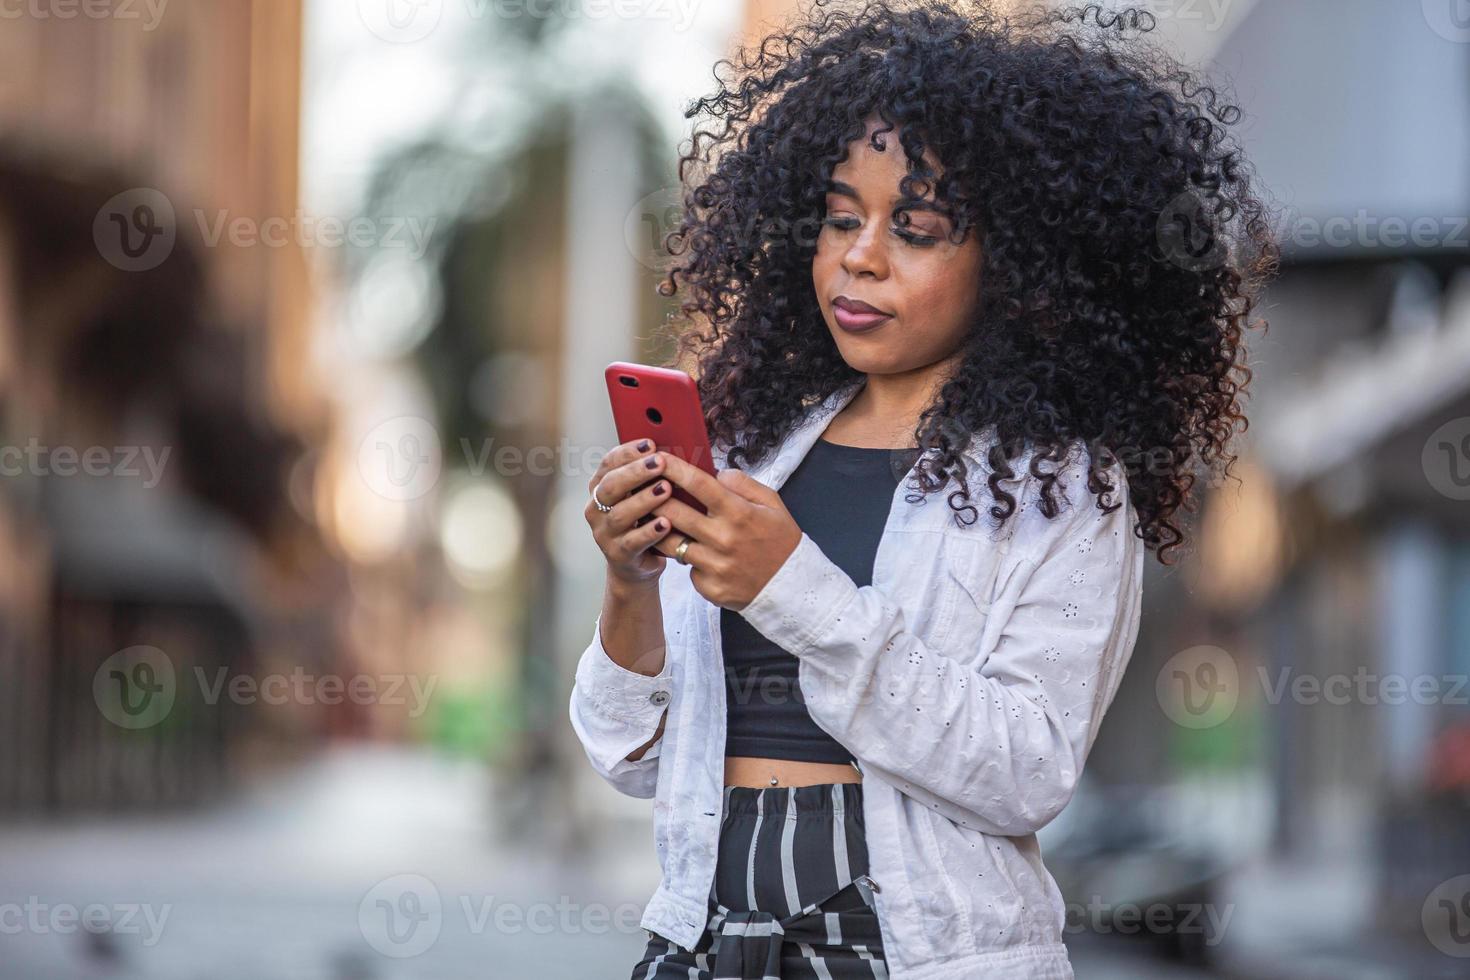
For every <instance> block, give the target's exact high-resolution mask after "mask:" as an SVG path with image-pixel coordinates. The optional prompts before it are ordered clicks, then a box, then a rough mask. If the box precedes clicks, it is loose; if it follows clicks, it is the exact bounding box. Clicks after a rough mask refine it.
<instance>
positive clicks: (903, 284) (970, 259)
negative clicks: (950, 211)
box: [812, 119, 980, 374]
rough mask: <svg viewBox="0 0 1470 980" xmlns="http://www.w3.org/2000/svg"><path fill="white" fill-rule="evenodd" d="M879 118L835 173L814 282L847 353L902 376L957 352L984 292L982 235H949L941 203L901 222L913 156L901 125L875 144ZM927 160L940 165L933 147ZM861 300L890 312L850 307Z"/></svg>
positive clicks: (852, 360) (859, 364) (855, 361)
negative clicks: (896, 209)
mask: <svg viewBox="0 0 1470 980" xmlns="http://www.w3.org/2000/svg"><path fill="white" fill-rule="evenodd" d="M881 125H882V124H881V122H879V121H878V120H876V119H874V120H870V121H869V123H868V132H867V133H865V134H864V135H863V136H862V137H860V138H859V139H857V140H854V141H853V143H852V144H851V145H850V146H849V147H848V156H847V159H846V160H844V161H843V162H842V163H841V164H839V165H838V166H837V167H836V168H834V170H833V171H832V180H831V184H830V185H829V187H828V192H827V198H826V213H825V216H824V224H823V226H822V229H821V233H820V235H819V236H818V237H817V249H816V255H815V256H814V257H813V259H812V285H813V286H814V287H815V289H816V293H817V302H818V303H819V304H820V306H821V309H822V318H823V319H824V320H826V321H827V329H828V330H830V331H831V332H832V337H833V339H834V340H835V341H836V342H837V348H838V350H839V351H840V352H841V354H842V358H843V360H845V361H846V362H847V363H848V365H849V366H850V367H852V368H853V369H854V370H857V371H861V372H863V373H865V374H900V373H903V372H907V371H914V370H918V369H921V368H925V367H928V366H929V365H932V364H934V363H936V362H938V361H942V360H944V359H946V358H948V357H950V356H951V355H953V354H955V353H956V351H957V349H958V348H959V345H960V343H961V342H962V341H963V339H964V335H965V332H966V330H967V328H968V326H969V323H970V318H971V315H972V314H973V312H974V310H975V305H976V303H977V301H978V298H979V293H980V290H979V283H980V243H979V239H978V236H977V235H976V234H975V232H974V229H973V228H971V229H970V230H969V231H968V232H967V234H966V235H965V238H964V241H963V242H961V243H960V244H958V245H956V244H954V243H953V242H951V241H950V239H949V235H950V234H952V232H953V227H954V226H953V224H952V223H951V219H950V218H948V217H946V216H945V215H943V214H941V213H940V212H938V211H933V210H919V209H914V210H911V211H909V212H908V215H909V218H910V219H911V220H910V224H909V225H908V226H907V227H906V228H901V227H899V226H897V225H896V224H895V223H894V221H893V217H892V208H893V205H894V204H895V203H896V202H897V201H898V198H899V193H898V182H899V180H900V178H902V177H903V176H904V174H905V172H906V169H905V163H906V159H905V157H904V155H903V148H902V147H901V146H900V145H899V142H898V135H899V131H898V130H897V129H893V130H890V131H888V132H886V133H884V134H883V136H882V137H880V138H881V139H882V141H883V142H884V144H885V148H884V149H883V150H875V149H873V148H872V147H871V146H870V145H869V144H868V138H869V136H870V135H871V133H872V131H873V130H874V129H875V128H877V127H879V126H881ZM928 163H929V166H930V167H931V168H933V169H934V170H936V172H937V171H938V161H937V160H935V159H934V158H933V155H932V151H930V152H929V153H928ZM928 198H929V200H931V201H932V200H933V193H932V190H931V191H930V193H929V194H928ZM862 304H866V306H867V307H871V308H873V309H876V310H878V311H879V313H880V314H886V316H884V315H878V314H867V315H864V314H862V313H854V312H849V310H851V309H855V308H856V309H860V308H861V306H862Z"/></svg>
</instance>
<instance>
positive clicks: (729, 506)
mask: <svg viewBox="0 0 1470 980" xmlns="http://www.w3.org/2000/svg"><path fill="white" fill-rule="evenodd" d="M656 455H658V456H661V457H662V458H663V461H664V476H666V477H667V478H668V479H669V481H670V482H672V483H674V484H675V485H677V486H679V487H682V488H683V489H685V490H687V491H688V492H689V493H690V494H691V495H693V496H694V498H695V499H696V500H698V501H699V502H700V503H702V504H704V506H705V508H706V509H708V511H709V513H708V514H701V513H700V512H699V511H697V510H695V509H694V508H693V507H690V506H689V505H688V504H686V503H684V502H682V501H679V500H675V499H673V498H672V497H671V498H670V499H669V500H667V501H665V502H664V503H662V504H659V505H658V506H657V507H655V508H654V509H653V510H652V511H651V513H653V514H657V515H660V516H662V517H665V518H667V519H668V520H669V522H670V523H671V524H673V525H674V530H673V531H671V532H670V533H669V534H667V535H666V536H664V537H663V538H662V539H661V540H659V541H658V542H657V543H656V544H655V545H654V547H655V548H656V549H658V551H660V552H661V553H663V554H665V555H668V556H669V557H671V558H672V557H673V556H674V551H675V550H676V549H677V548H678V546H679V545H680V544H681V543H682V542H683V540H684V538H685V537H686V536H687V537H690V538H693V539H694V540H693V541H692V542H691V543H690V545H689V547H688V548H687V549H686V550H685V552H684V560H685V561H686V562H688V563H689V564H690V565H691V566H693V567H692V568H690V570H689V578H690V581H691V582H693V584H694V588H695V590H696V591H697V592H698V593H699V594H700V595H702V596H704V597H705V598H706V599H708V600H709V601H710V602H713V603H714V604H715V605H717V606H722V607H724V608H726V609H730V610H734V611H737V612H738V611H739V610H741V609H744V608H745V606H746V604H747V603H749V602H750V600H752V599H754V598H755V597H756V595H757V594H758V593H759V592H760V590H761V589H762V588H763V587H764V586H765V584H766V583H767V582H769V581H770V580H771V576H773V575H775V574H776V570H777V569H779V568H780V567H781V566H782V565H783V564H784V563H785V561H786V559H787V558H788V557H790V555H791V552H793V551H795V550H796V546H797V545H798V544H800V543H801V528H800V527H798V526H797V524H796V521H795V520H794V519H793V518H792V516H791V513H790V512H789V511H787V509H786V504H785V503H784V502H783V501H782V500H781V495H780V494H778V493H777V492H776V491H774V490H772V489H771V488H770V487H768V486H766V485H765V484H764V483H761V482H760V481H759V480H757V479H755V478H754V477H752V476H750V475H748V474H747V473H745V472H743V471H741V470H735V469H727V470H721V471H720V472H719V475H718V476H710V475H709V474H708V473H706V472H704V471H703V470H701V469H699V468H698V467H696V466H693V465H692V464H690V463H687V462H685V461H684V460H682V459H680V458H679V457H677V456H674V455H673V454H672V453H664V452H660V453H657V454H656Z"/></svg>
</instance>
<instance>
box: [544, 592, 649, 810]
mask: <svg viewBox="0 0 1470 980" xmlns="http://www.w3.org/2000/svg"><path fill="white" fill-rule="evenodd" d="M601 630H602V616H601V615H599V616H598V617H597V620H596V621H595V622H594V623H593V624H592V642H591V644H589V645H588V647H587V649H586V650H585V651H583V653H582V657H581V659H580V660H579V661H578V663H577V674H576V680H575V681H574V682H573V684H572V698H571V704H570V705H569V714H570V715H571V722H572V729H573V731H575V732H576V733H577V738H578V739H579V740H580V741H581V743H582V748H583V749H584V750H585V751H586V753H587V758H588V759H589V760H590V761H591V762H592V768H593V769H594V770H596V772H597V774H598V775H599V776H601V777H602V778H603V779H605V780H607V781H608V783H610V784H611V785H612V787H613V788H614V789H616V790H617V791H618V792H620V793H625V794H627V795H628V796H635V797H638V798H640V799H650V798H651V797H652V796H653V795H654V790H655V787H656V785H657V782H658V759H659V750H660V748H661V747H662V745H663V739H662V738H660V739H659V740H658V741H657V742H655V743H653V745H652V746H650V747H649V749H648V751H647V752H645V753H644V755H643V757H642V758H641V759H638V760H637V761H632V762H630V761H629V760H628V758H627V756H628V753H630V752H632V751H633V750H634V749H636V748H638V746H640V745H642V744H643V743H644V742H647V741H648V740H649V739H650V738H652V737H653V735H654V733H655V732H656V731H658V724H659V719H660V718H662V717H663V714H664V712H665V711H667V710H668V705H669V704H670V701H671V698H672V692H673V668H672V658H671V657H670V656H668V655H667V652H666V653H665V656H664V665H663V669H662V670H661V671H660V672H659V673H658V674H656V675H654V676H648V675H645V674H640V673H638V672H637V671H633V670H629V669H627V668H626V667H622V666H620V665H619V664H617V663H615V662H614V661H613V660H612V658H611V657H609V656H608V654H607V651H606V650H605V649H603V646H602V633H601Z"/></svg>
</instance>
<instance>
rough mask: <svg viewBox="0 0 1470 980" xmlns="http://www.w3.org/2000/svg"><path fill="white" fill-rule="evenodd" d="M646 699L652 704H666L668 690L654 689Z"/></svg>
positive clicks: (667, 701)
mask: <svg viewBox="0 0 1470 980" xmlns="http://www.w3.org/2000/svg"><path fill="white" fill-rule="evenodd" d="M648 700H650V701H652V702H653V703H654V704H668V703H669V692H668V691H654V692H653V693H652V694H650V695H649V696H648Z"/></svg>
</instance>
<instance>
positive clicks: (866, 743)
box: [570, 2, 1276, 980]
mask: <svg viewBox="0 0 1470 980" xmlns="http://www.w3.org/2000/svg"><path fill="white" fill-rule="evenodd" d="M1149 26H1150V24H1149V23H1148V19H1147V16H1146V15H1142V16H1137V15H1124V16H1122V17H1121V18H1120V19H1117V20H1108V19H1106V18H1103V17H1102V15H1100V14H1099V12H1098V9H1097V8H1096V7H1089V8H1087V9H1085V10H1079V11H1067V12H1061V13H1047V12H1045V11H1043V10H1040V9H1038V10H1036V11H1034V12H1032V13H1030V14H1027V15H1025V16H1024V17H1022V16H1020V15H1017V16H1016V17H1014V18H1007V17H1005V16H1002V15H1000V14H999V13H997V12H995V11H993V10H991V9H989V8H988V7H986V6H984V5H978V4H970V5H965V6H964V7H960V6H959V5H958V4H954V5H951V4H947V3H911V4H904V5H902V6H897V5H891V4H888V3H882V2H874V3H870V4H868V5H867V6H866V7H864V8H863V9H862V10H861V11H858V12H855V13H854V12H851V11H850V10H849V11H847V12H843V11H836V10H827V9H824V8H822V7H820V5H819V6H818V7H817V8H815V9H813V10H812V11H811V13H810V14H809V17H808V19H807V21H806V22H805V23H803V24H801V25H799V26H797V27H796V28H794V29H793V30H791V31H790V32H789V33H783V34H780V35H778V36H776V37H775V38H770V39H767V40H766V41H765V42H764V43H763V44H762V45H761V46H760V48H759V50H758V51H757V52H755V53H746V54H745V55H744V57H743V58H742V60H741V66H740V69H739V71H738V73H737V75H738V77H736V78H732V79H730V80H727V81H724V82H723V83H722V89H721V91H720V92H718V93H717V94H716V95H714V96H713V97H711V98H708V99H705V100H703V101H702V102H700V103H698V104H696V106H695V107H694V109H693V110H691V114H693V112H695V111H698V110H705V111H708V112H710V113H712V114H714V115H716V116H719V117H722V119H723V122H724V126H723V127H722V128H721V129H720V130H719V132H718V133H710V132H705V133H700V134H696V137H695V141H694V144H693V146H692V147H691V150H690V153H689V154H688V155H687V156H686V157H685V158H684V161H683V163H699V164H702V165H704V170H703V176H702V177H701V178H699V179H697V180H696V179H694V178H690V177H685V178H684V179H685V180H686V181H687V182H688V183H689V184H691V189H690V191H689V192H688V194H687V197H686V211H685V216H684V220H683V223H682V226H681V227H680V229H679V230H678V231H677V232H676V233H675V234H674V235H673V236H672V238H671V239H670V242H671V245H672V246H673V247H672V249H671V250H672V251H673V253H674V254H675V256H676V257H678V260H677V262H676V265H675V266H674V268H673V270H672V271H671V273H670V275H669V277H668V279H667V280H666V281H665V282H664V283H663V289H664V291H665V292H670V291H675V290H677V288H678V285H679V281H680V280H682V282H683V284H684V285H685V287H686V289H687V292H688V298H687V300H686V301H685V302H684V304H683V306H682V311H683V313H684V314H685V316H686V317H687V318H688V319H689V320H690V321H691V322H693V323H698V324H699V326H698V327H691V328H690V329H689V330H687V331H686V332H684V333H683V334H682V336H681V340H682V349H683V353H686V354H693V355H695V357H696V362H697V372H696V374H697V379H698V385H699V390H700V393H701V397H702V399H703V404H704V407H705V412H706V422H707V424H708V427H709V431H710V434H711V439H712V444H713V446H714V448H715V454H716V457H717V459H716V462H717V464H718V469H719V476H718V477H710V476H708V475H706V474H704V473H703V472H701V471H700V470H698V469H696V468H695V467H693V466H691V465H689V464H687V463H685V462H683V461H681V460H680V459H678V458H676V457H673V456H670V455H668V454H665V453H662V452H656V451H654V450H653V448H652V446H651V445H650V444H649V442H647V441H637V442H632V443H628V444H624V445H621V446H618V447H617V448H615V449H614V450H612V451H611V452H609V453H608V454H607V456H606V458H605V459H604V460H603V461H602V464H601V466H600V467H599V468H598V470H597V472H596V473H595V474H594V476H593V478H592V479H591V481H590V482H589V485H588V488H589V490H590V491H591V495H592V499H591V500H590V501H589V503H588V506H587V511H586V514H587V520H588V522H589V524H590V525H591V529H592V533H593V536H594V538H595V539H596V541H597V543H598V545H599V547H601V549H602V550H603V552H604V554H605V555H606V558H607V573H608V574H607V586H606V596H605V599H604V603H603V607H602V613H601V615H600V616H599V617H598V622H597V624H595V625H594V627H593V635H592V641H591V644H590V645H589V647H588V648H587V650H586V652H585V653H584V654H583V656H582V658H581V661H580V662H579V665H578V669H577V678H576V683H575V686H574V690H573V694H572V699H571V705H570V709H571V722H572V724H573V726H574V728H575V729H576V732H577V734H578V736H579V738H580V739H581V741H582V744H583V745H584V746H585V748H586V750H587V754H588V757H589V758H590V759H591V761H592V763H593V765H594V767H595V768H596V770H597V771H598V772H599V773H601V774H602V775H603V776H604V777H605V778H606V779H607V780H608V781H609V782H611V783H612V784H613V785H614V786H615V787H617V788H618V789H620V790H622V791H623V792H625V793H628V794H631V795H634V796H640V797H655V798H656V802H655V805H654V823H655V842H656V846H657V849H658V855H659V859H660V862H661V865H662V869H663V880H662V883H661V885H660V887H659V889H658V891H657V893H656V894H655V895H654V896H653V899H652V900H651V901H650V903H649V905H648V907H647V910H646V914H645V915H644V918H643V926H644V927H645V929H647V931H648V945H647V950H646V952H645V955H644V957H643V959H642V960H641V961H640V962H638V963H637V965H636V966H635V967H634V969H633V971H632V976H633V977H635V978H659V980H662V978H671V977H679V978H712V977H715V978H718V977H773V976H780V977H786V978H796V977H823V978H825V977H836V978H843V977H884V976H892V977H895V978H898V980H905V978H912V980H949V978H953V980H959V978H967V980H968V978H974V977H986V978H996V977H1069V976H1071V967H1070V965H1069V962H1068V958H1067V953H1066V949H1065V946H1064V945H1063V942H1062V931H1063V925H1064V906H1063V902H1062V897H1061V895H1060V894H1059V892H1058V890H1057V887H1056V884H1055V882H1054V881H1053V879H1052V878H1051V876H1050V875H1049V874H1048V872H1047V871H1046V868H1045V867H1044V866H1043V864H1042V862H1041V856H1040V853H1039V851H1038V848H1037V843H1036V837H1035V832H1036V831H1037V830H1039V829H1040V828H1041V827H1042V826H1044V825H1045V824H1046V823H1047V822H1049V821H1050V820H1051V819H1052V818H1053V817H1055V816H1056V814H1057V813H1058V812H1059V811H1060V810H1061V809H1062V807H1063V806H1065V805H1066V803H1067V801H1068V799H1069V798H1070V797H1071V795H1072V793H1073V791H1074V789H1075V787H1076V785H1077V781H1078V777H1079V776H1080V774H1081V771H1082V768H1083V764H1084V762H1085V760H1086V759H1087V756H1088V753H1089V750H1090V749H1091V747H1092V744H1093V740H1094V737H1095V736H1096V734H1097V730H1098V726H1099V724H1100V722H1101V720H1102V717H1103V714H1104V712H1105V711H1106V709H1107V707H1108V705H1109V704H1110V702H1111V701H1112V698H1113V695H1114V693H1115V691H1116V690H1117V686H1118V683H1119V681H1120V679H1121V677H1122V675H1123V672H1124V669H1125V667H1126V665H1127V662H1128V659H1129V656H1130V653H1131V650H1132V646H1133V642H1134V639H1135V636H1136V633H1137V628H1138V611H1139V600H1140V580H1141V575H1142V570H1143V561H1144V555H1145V552H1146V551H1147V550H1149V549H1153V550H1155V551H1156V552H1157V553H1158V555H1159V557H1160V559H1161V560H1165V558H1166V555H1167V552H1168V550H1169V549H1170V548H1172V547H1174V546H1176V545H1178V544H1179V543H1180V542H1181V541H1182V540H1183V536H1182V533H1181V529H1180V527H1179V526H1178V525H1177V524H1176V523H1175V518H1176V516H1177V512H1178V511H1179V508H1180V507H1181V506H1183V505H1185V504H1187V503H1189V502H1190V501H1191V499H1192V497H1191V492H1190V491H1191V485H1192V484H1193V482H1194V480H1195V477H1196V472H1197V471H1198V470H1201V469H1207V468H1209V467H1212V466H1213V467H1216V468H1228V465H1229V462H1230V461H1231V460H1232V459H1233V455H1232V454H1231V451H1230V447H1229V442H1230V439H1231V437H1232V435H1233V433H1234V431H1235V430H1236V428H1237V423H1243V421H1244V420H1243V417H1242V411H1241V398H1242V395H1243V388H1244V385H1245V384H1246V382H1247V381H1248V379H1249V372H1248V371H1247V370H1246V368H1245V366H1244V347H1243V343H1242V335H1243V332H1244V330H1245V329H1246V328H1247V327H1248V326H1249V325H1250V324H1249V321H1248V317H1249V315H1250V312H1251V310H1252V308H1253V306H1254V305H1255V302H1256V300H1257V294H1258V290H1259V286H1260V284H1261V283H1262V282H1264V281H1265V279H1266V278H1268V276H1269V274H1270V272H1271V271H1272V269H1273V268H1274V263H1275V259H1276V252H1275V246H1274V244H1273V243H1272V242H1271V240H1270V239H1269V236H1268V235H1267V232H1266V229H1267V226H1268V221H1267V218H1266V216H1264V214H1263V208H1262V205H1261V204H1260V203H1259V201H1258V200H1257V199H1256V198H1255V197H1254V196H1253V195H1252V192H1251V189H1250V186H1249V182H1248V179H1247V176H1246V174H1245V171H1244V167H1243V164H1242V161H1241V158H1240V155H1239V153H1238V151H1237V150H1236V149H1235V148H1234V147H1233V146H1232V145H1231V144H1230V142H1229V141H1228V139H1227V132H1226V126H1227V124H1229V123H1231V122H1233V121H1234V119H1235V117H1237V116H1238V111H1237V110H1236V109H1235V108H1234V107H1230V106H1219V105H1217V104H1216V96H1215V93H1214V91H1213V90H1211V89H1210V88H1208V87H1205V86H1203V85H1201V84H1200V83H1198V82H1197V81H1196V80H1195V79H1194V78H1193V77H1192V76H1191V75H1190V74H1189V73H1188V72H1186V71H1184V70H1183V69H1181V68H1180V67H1179V66H1177V65H1176V64H1174V63H1172V62H1171V61H1169V60H1168V59H1167V58H1166V57H1165V56H1164V55H1162V54H1160V53H1159V52H1157V51H1155V50H1153V49H1151V48H1149V47H1144V46H1142V45H1141V43H1140V39H1139V37H1138V33H1139V31H1141V30H1143V29H1147V28H1148V27H1149ZM701 138H703V139H704V140H705V141H706V142H705V143H704V144H703V151H704V152H703V153H701V142H700V141H701ZM711 150H718V152H717V153H710V151H711ZM681 177H683V171H682V167H681ZM651 477H653V478H658V479H657V480H656V482H654V483H652V484H651V485H650V486H649V487H648V488H646V489H644V490H639V491H636V492H635V490H636V488H638V487H639V486H641V485H642V484H644V483H645V482H647V481H648V480H649V479H650V478H651ZM671 485H673V486H680V487H683V488H685V489H687V490H688V491H690V492H691V493H692V494H693V495H694V496H695V497H697V498H698V499H699V500H700V501H701V502H702V503H703V504H704V505H705V507H706V508H707V511H708V512H707V513H706V514H701V513H699V512H698V511H697V510H695V509H694V508H691V507H689V506H686V505H685V504H683V503H681V502H679V501H676V500H673V499H671V497H670V492H669V491H670V488H671ZM644 515H653V518H654V519H653V520H651V521H649V522H647V523H645V524H643V525H642V526H638V525H637V523H636V522H637V521H638V519H639V518H641V517H642V516H644ZM669 557H672V558H673V559H675V561H674V563H673V564H670V563H669V562H668V560H667V559H668V558H669Z"/></svg>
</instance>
